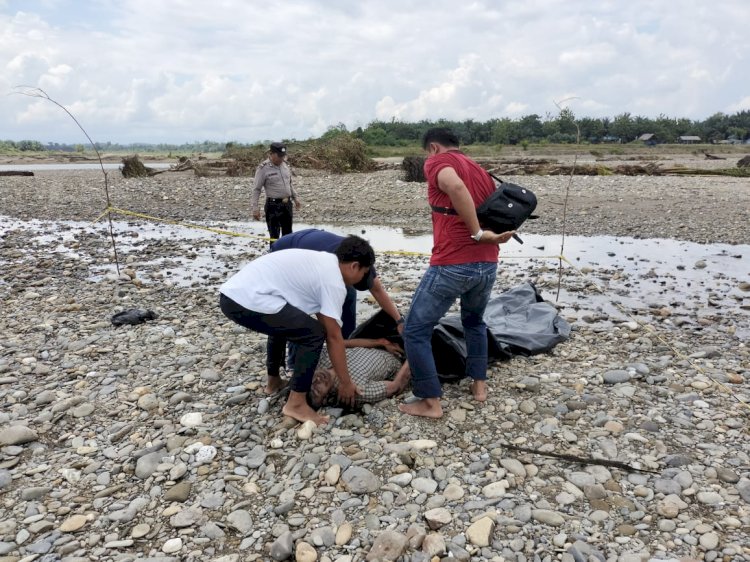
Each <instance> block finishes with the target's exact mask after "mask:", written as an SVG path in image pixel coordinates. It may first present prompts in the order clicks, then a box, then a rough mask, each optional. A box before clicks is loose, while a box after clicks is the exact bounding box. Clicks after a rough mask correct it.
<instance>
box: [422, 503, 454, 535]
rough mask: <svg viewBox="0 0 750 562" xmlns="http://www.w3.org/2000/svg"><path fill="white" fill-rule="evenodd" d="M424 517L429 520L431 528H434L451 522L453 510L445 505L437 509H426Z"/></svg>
mask: <svg viewBox="0 0 750 562" xmlns="http://www.w3.org/2000/svg"><path fill="white" fill-rule="evenodd" d="M424 518H425V520H426V521H427V524H428V525H429V526H430V529H433V530H436V529H439V528H440V527H443V526H445V525H447V524H448V523H450V522H451V519H452V517H451V512H450V511H448V510H447V509H445V508H444V507H436V508H435V509H430V510H429V511H426V512H425V514H424Z"/></svg>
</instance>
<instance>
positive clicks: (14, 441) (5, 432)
mask: <svg viewBox="0 0 750 562" xmlns="http://www.w3.org/2000/svg"><path fill="white" fill-rule="evenodd" d="M37 439H38V436H37V434H36V431H34V430H33V429H31V428H30V427H26V426H25V425H12V426H10V427H6V428H3V429H0V446H1V447H5V446H6V445H21V444H23V443H29V442H30V441H36V440H37Z"/></svg>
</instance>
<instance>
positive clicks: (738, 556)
mask: <svg viewBox="0 0 750 562" xmlns="http://www.w3.org/2000/svg"><path fill="white" fill-rule="evenodd" d="M508 179H515V180H516V181H518V182H519V183H523V184H524V185H527V186H529V187H531V188H532V189H533V190H534V191H535V192H536V193H537V194H538V196H539V198H540V207H539V211H540V214H541V216H542V218H540V219H538V220H537V221H534V222H529V223H528V225H524V229H523V230H524V232H527V233H529V237H530V240H529V242H527V245H526V246H528V248H529V252H531V251H532V250H533V249H534V246H538V245H539V243H538V242H537V239H536V238H534V236H535V235H536V236H543V235H553V234H555V235H559V234H560V233H561V232H562V225H563V208H564V203H565V201H566V199H567V211H566V216H565V231H566V233H567V234H569V235H575V236H586V237H591V238H587V239H583V242H584V245H585V242H586V240H589V241H590V243H591V245H592V247H593V246H601V245H602V243H603V242H607V243H611V244H612V248H611V249H608V250H607V251H605V253H604V257H602V258H601V259H600V258H596V259H587V258H586V254H585V253H583V254H580V255H579V256H578V258H575V259H572V260H571V261H572V262H573V265H567V264H564V267H563V268H562V271H561V272H560V271H558V262H557V261H556V260H549V259H543V258H538V259H519V260H504V261H503V262H502V263H501V272H500V274H499V276H498V282H497V290H498V291H501V290H503V289H504V288H509V287H512V286H514V285H516V284H519V283H521V282H523V281H527V280H530V279H531V280H534V281H535V282H536V284H537V286H538V287H539V288H540V289H541V290H542V293H543V295H544V296H545V297H546V298H547V300H549V301H552V302H554V301H555V296H556V293H557V290H558V284H559V287H560V290H561V295H562V296H561V298H560V300H559V301H557V302H556V303H555V304H556V306H557V307H558V308H559V310H560V313H561V314H562V315H563V316H564V317H566V318H568V319H569V320H570V321H571V322H572V324H573V328H574V331H573V335H572V337H571V339H570V340H569V341H567V342H565V343H563V344H561V345H559V346H557V347H556V348H555V349H554V350H552V352H550V353H548V354H542V355H537V356H534V357H516V358H514V359H512V360H511V361H508V362H503V363H497V364H495V365H493V366H492V369H491V373H490V383H491V394H490V397H489V400H488V401H487V402H486V403H485V404H482V405H480V404H477V403H475V402H473V401H472V400H471V395H470V393H469V391H468V386H467V385H466V384H455V385H446V387H445V397H444V403H443V406H444V410H445V411H446V415H445V417H444V418H443V419H442V420H439V421H430V420H422V419H415V418H411V417H408V416H404V415H402V414H400V413H399V411H398V409H397V407H396V406H397V404H398V402H399V399H398V398H394V399H391V400H387V401H384V402H382V403H379V404H376V405H374V406H373V407H368V408H366V409H365V410H364V411H363V412H360V413H347V412H342V411H340V410H332V411H330V413H331V414H332V415H333V418H334V421H333V422H332V423H331V424H330V425H329V426H328V427H325V428H318V429H314V430H310V428H307V427H304V426H300V425H299V424H295V423H293V422H290V421H289V420H288V419H285V418H284V417H283V416H282V415H281V412H280V404H279V403H278V402H273V401H270V402H269V401H268V400H264V398H263V395H262V394H261V386H262V383H263V380H264V338H263V337H259V336H257V335H254V334H252V333H249V332H247V331H245V330H242V329H239V328H238V327H236V326H235V325H233V324H231V323H229V322H227V321H226V320H225V319H224V317H223V316H222V315H221V313H220V311H219V310H218V308H217V305H216V303H217V287H218V286H219V284H220V283H221V282H222V281H223V279H224V278H225V277H226V276H227V275H228V274H231V273H232V272H234V271H236V270H237V269H238V268H239V267H240V266H241V264H242V263H244V262H246V261H247V260H250V259H252V258H253V257H255V256H257V255H260V254H261V253H263V252H264V251H265V246H266V242H265V241H264V240H262V239H260V238H252V237H242V238H238V237H228V236H220V235H216V234H213V233H206V232H201V233H199V234H197V233H196V232H195V231H193V230H191V229H189V228H183V227H176V226H160V227H155V226H153V223H151V222H149V221H145V220H143V219H138V218H136V217H123V216H119V217H116V219H117V221H118V222H117V224H116V225H115V233H116V236H115V239H116V240H117V247H118V258H119V260H120V264H121V266H120V267H121V271H120V274H119V275H118V274H117V273H116V271H115V270H114V267H113V265H112V246H111V240H110V238H109V233H108V230H107V228H106V221H104V222H99V223H97V224H96V225H93V226H92V225H90V224H89V222H88V221H92V220H93V219H95V218H96V217H97V216H98V215H99V213H100V212H101V211H102V210H103V209H104V208H105V207H106V201H105V199H104V195H103V183H104V182H103V178H102V174H101V173H96V172H89V171H84V172H80V171H79V172H38V173H37V174H36V175H35V176H34V177H9V178H2V180H1V183H0V266H1V268H0V272H1V273H0V299H1V300H2V315H1V316H0V405H1V407H0V561H6V560H7V561H10V560H13V561H17V560H45V561H52V560H69V561H84V560H86V561H88V560H117V561H125V560H136V559H144V560H164V561H167V560H170V561H172V560H173V561H178V560H196V561H197V560H214V561H222V562H229V561H234V560H286V559H289V560H292V559H296V560H330V561H340V562H344V561H355V560H402V561H415V562H416V561H427V560H439V559H442V558H446V557H447V559H458V560H498V561H499V560H517V561H531V560H540V561H551V560H562V561H565V562H572V561H576V562H577V561H582V560H607V561H610V560H611V561H622V562H630V561H634V562H635V561H642V560H643V561H645V560H649V559H652V558H658V559H681V560H708V561H713V560H722V561H734V560H750V547H749V546H748V545H749V544H750V543H748V539H747V537H748V536H749V535H750V440H749V439H748V423H749V420H750V405H748V403H749V402H750V386H749V385H750V383H749V382H748V379H749V378H750V352H749V351H748V347H747V340H748V334H749V333H750V266H749V265H748V263H750V260H748V256H749V255H750V234H748V228H747V224H748V219H749V218H750V217H748V210H749V209H750V185H749V182H747V180H742V179H734V178H705V177H654V178H652V177H648V178H646V177H621V176H603V177H575V178H573V180H572V182H570V180H569V179H568V178H563V177H528V178H521V177H518V178H508ZM296 180H297V185H298V189H299V192H300V195H301V197H302V200H303V202H304V205H305V206H304V208H303V210H302V211H301V212H300V213H299V215H298V217H297V220H298V221H300V222H304V223H307V224H335V225H341V226H347V227H349V228H351V227H352V226H353V225H362V224H365V225H387V226H392V227H397V228H400V229H403V230H405V231H406V232H408V233H425V232H428V231H429V214H428V213H427V212H426V206H425V203H424V197H425V188H424V186H423V185H420V184H407V183H403V182H401V181H400V180H399V173H398V172H397V171H395V170H382V171H378V172H374V173H371V174H356V175H347V176H330V175H325V174H322V173H318V172H306V171H301V172H300V173H299V175H298V176H297V178H296ZM247 183H248V180H247V179H239V178H195V177H193V176H192V175H190V174H185V173H174V174H170V173H166V174H161V175H159V176H155V177H153V178H148V179H129V180H125V179H122V178H118V177H116V173H112V172H110V178H109V180H108V184H109V187H110V195H111V198H112V205H114V206H116V207H119V208H123V209H127V210H131V211H135V212H140V213H146V214H149V215H154V216H158V217H163V218H168V219H172V220H179V221H193V222H200V224H203V225H212V226H217V227H231V229H236V228H239V227H237V223H235V222H233V221H238V220H239V221H244V220H245V219H246V217H248V216H249V190H248V185H247ZM568 188H569V189H568ZM566 191H567V192H568V193H567V196H566ZM600 235H606V236H610V237H614V238H596V236H600ZM365 236H367V232H365ZM631 237H632V238H631ZM633 238H637V239H640V240H634V239H633ZM656 239H672V242H670V241H661V242H660V241H659V240H656ZM540 240H544V238H540ZM546 240H547V245H548V247H547V248H546V250H544V251H542V250H540V253H544V254H549V253H553V254H554V253H558V251H559V250H558V249H557V248H554V249H553V248H550V247H549V245H550V243H549V239H546ZM675 240H678V241H681V242H680V244H681V245H675V244H677V243H676V242H674V241H675ZM579 242H580V240H579ZM555 244H557V242H555ZM659 244H661V246H659ZM640 246H642V247H643V251H641V252H640V253H639V248H640ZM660 247H661V248H665V250H664V252H663V254H669V253H672V252H674V253H675V254H677V255H675V256H670V255H660V254H659V248H660ZM627 248H631V249H632V251H630V250H627ZM646 248H648V249H649V253H648V254H646V253H645V249H646ZM654 248H655V249H654ZM376 249H377V248H376ZM404 249H408V248H404ZM509 250H510V248H509ZM683 251H684V252H685V254H683V253H682V252H683ZM609 254H611V255H609ZM682 255H684V256H690V257H689V258H688V257H684V258H681V256H682ZM605 260H609V261H605ZM426 264H427V257H426V256H424V255H405V254H402V253H389V252H379V255H378V266H379V273H380V275H381V277H382V279H383V280H384V282H385V284H386V286H387V287H388V289H389V291H390V293H391V295H392V297H393V299H394V301H395V302H396V303H397V304H398V305H399V307H400V308H402V309H403V310H407V309H408V306H409V301H410V298H411V294H412V293H413V291H414V288H415V287H416V284H417V283H418V281H419V278H420V276H421V273H422V272H423V271H424V269H425V267H426ZM574 266H575V267H574ZM672 266H673V267H672ZM186 271H187V272H188V274H187V275H186V274H185V272H186ZM362 301H363V302H362V303H361V306H360V309H361V316H362V317H364V316H366V315H367V314H368V313H369V312H370V311H371V310H372V306H371V303H369V302H368V300H367V298H366V296H365V295H363V298H362ZM130 308H144V309H150V310H153V311H155V312H156V313H157V314H158V318H157V319H156V320H153V321H150V322H147V323H144V324H141V325H138V326H122V327H114V326H112V324H111V322H110V318H111V316H112V315H113V314H115V313H116V312H119V311H122V310H125V309H130ZM519 448H521V449H519ZM523 449H525V450H523ZM529 450H532V451H534V452H529ZM555 454H565V455H570V456H575V457H579V458H580V461H578V462H576V461H575V460H573V459H571V458H566V459H560V458H557V457H554V456H552V455H555Z"/></svg>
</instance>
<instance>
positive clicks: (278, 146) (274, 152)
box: [268, 142, 286, 166]
mask: <svg viewBox="0 0 750 562" xmlns="http://www.w3.org/2000/svg"><path fill="white" fill-rule="evenodd" d="M268 158H269V159H270V160H271V162H272V163H273V165H274V166H279V165H281V163H282V162H283V161H284V159H285V158H286V146H285V145H284V144H283V143H280V142H272V143H271V149H270V150H269V151H268Z"/></svg>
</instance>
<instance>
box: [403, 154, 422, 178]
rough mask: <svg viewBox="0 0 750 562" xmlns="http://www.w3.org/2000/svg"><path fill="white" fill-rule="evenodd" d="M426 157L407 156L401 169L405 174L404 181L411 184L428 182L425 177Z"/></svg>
mask: <svg viewBox="0 0 750 562" xmlns="http://www.w3.org/2000/svg"><path fill="white" fill-rule="evenodd" d="M424 161H425V157H424V156H406V157H404V160H403V161H402V162H401V169H402V170H403V172H404V181H409V182H412V181H413V182H426V181H427V178H426V177H424Z"/></svg>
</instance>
